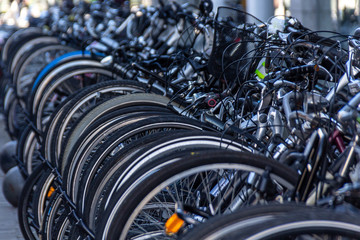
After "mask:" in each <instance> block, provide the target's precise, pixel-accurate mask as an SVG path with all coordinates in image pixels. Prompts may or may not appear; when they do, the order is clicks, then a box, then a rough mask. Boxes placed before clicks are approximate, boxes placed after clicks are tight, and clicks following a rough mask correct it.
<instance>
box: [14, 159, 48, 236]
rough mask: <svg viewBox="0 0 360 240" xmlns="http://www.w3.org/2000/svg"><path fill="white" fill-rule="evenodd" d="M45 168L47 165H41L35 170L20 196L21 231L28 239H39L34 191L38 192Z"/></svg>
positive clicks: (19, 215)
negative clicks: (38, 185)
mask: <svg viewBox="0 0 360 240" xmlns="http://www.w3.org/2000/svg"><path fill="white" fill-rule="evenodd" d="M45 168H46V165H40V166H38V167H37V168H36V169H35V170H34V172H33V174H31V175H30V176H29V177H28V178H27V180H26V182H25V185H24V188H23V190H22V192H21V195H20V200H19V207H18V219H19V225H20V230H21V232H22V234H23V236H24V237H25V238H26V239H38V237H37V236H38V233H39V230H40V225H39V222H38V221H37V217H35V212H34V210H35V208H34V206H33V203H34V198H35V196H34V191H35V190H36V186H37V184H38V183H39V180H40V179H41V174H42V173H43V172H44V171H45Z"/></svg>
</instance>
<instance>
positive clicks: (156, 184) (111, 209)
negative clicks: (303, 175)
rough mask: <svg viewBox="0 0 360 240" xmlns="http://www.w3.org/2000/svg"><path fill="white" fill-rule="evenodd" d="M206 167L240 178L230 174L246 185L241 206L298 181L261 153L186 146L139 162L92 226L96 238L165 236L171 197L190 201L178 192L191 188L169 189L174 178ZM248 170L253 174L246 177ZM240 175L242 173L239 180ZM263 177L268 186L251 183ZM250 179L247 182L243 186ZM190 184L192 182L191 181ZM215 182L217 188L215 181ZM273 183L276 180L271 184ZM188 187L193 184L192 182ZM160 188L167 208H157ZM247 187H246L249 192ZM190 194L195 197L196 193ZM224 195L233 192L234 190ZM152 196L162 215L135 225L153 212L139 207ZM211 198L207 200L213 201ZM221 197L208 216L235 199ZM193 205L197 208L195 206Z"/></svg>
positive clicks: (271, 196) (290, 187) (272, 196)
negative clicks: (159, 156) (184, 149)
mask: <svg viewBox="0 0 360 240" xmlns="http://www.w3.org/2000/svg"><path fill="white" fill-rule="evenodd" d="M210 169H213V172H209V173H208V174H206V176H210V174H211V175H214V176H217V175H219V174H223V173H227V174H228V173H233V174H235V173H236V175H234V176H238V177H241V178H238V177H236V178H235V179H233V180H234V181H235V182H237V181H240V182H241V184H240V185H238V186H240V189H238V190H240V191H241V190H242V189H243V188H242V186H244V187H245V189H244V191H245V192H243V191H241V194H245V193H246V194H245V195H246V196H240V199H239V200H241V201H242V204H241V205H243V204H245V205H246V204H253V201H255V202H257V201H259V200H262V201H273V200H275V198H276V197H278V196H279V194H284V192H286V191H287V190H290V191H291V190H293V189H294V188H295V184H296V181H297V174H296V173H295V172H293V171H292V170H291V169H289V168H288V167H286V166H284V165H282V164H279V163H278V162H275V161H271V160H270V159H267V158H264V157H262V156H257V155H254V154H250V153H246V152H242V153H237V152H233V151H226V150H216V151H211V150H204V151H198V152H194V151H190V152H185V153H183V152H181V153H179V154H173V155H172V156H168V157H167V158H163V159H161V160H159V161H155V162H150V163H149V164H148V165H146V166H144V165H143V166H142V167H141V168H140V169H138V171H137V172H136V174H133V175H132V176H131V177H130V178H129V179H127V180H124V181H123V182H122V184H121V187H120V188H118V191H117V192H116V194H114V195H113V197H112V199H111V200H110V202H109V204H108V207H107V209H106V211H105V213H104V214H103V215H102V223H101V224H99V226H96V227H97V228H96V231H95V232H96V237H97V239H125V238H129V237H135V236H138V234H141V235H142V234H149V236H152V238H155V237H154V236H155V235H152V234H159V235H160V238H161V237H164V234H165V232H164V229H163V226H164V225H163V221H166V220H167V218H168V217H170V216H171V214H173V213H174V206H175V205H174V204H175V202H177V201H180V198H182V199H186V202H185V203H186V204H190V202H188V201H190V198H187V197H186V196H185V195H182V194H186V195H188V194H190V193H191V191H190V190H186V189H184V191H181V194H180V195H179V191H180V189H178V190H176V193H177V194H176V196H179V198H178V197H176V196H174V195H173V194H172V193H171V191H172V189H173V188H175V189H177V188H176V184H175V183H176V182H177V179H178V180H180V179H182V178H184V180H181V182H182V181H185V178H186V177H187V178H190V177H192V178H193V180H196V179H198V177H200V175H199V174H200V172H201V171H205V172H206V171H208V170H209V171H210ZM217 169H219V171H217ZM226 169H229V171H228V172H227V171H225V170H226ZM234 171H235V172H234ZM155 173H156V174H155ZM227 174H226V175H227ZM254 174H255V175H254ZM252 175H254V176H255V178H252V177H251V178H248V177H250V176H252ZM224 177H226V176H224ZM243 177H245V178H244V179H243ZM264 177H265V178H266V179H267V180H265V181H266V183H267V184H269V185H267V187H266V188H262V187H260V189H257V188H255V185H253V184H254V183H257V184H259V185H258V186H261V185H262V184H260V182H262V181H264ZM221 178H222V177H219V178H218V177H215V179H213V180H216V181H215V182H217V184H219V182H218V179H221ZM226 178H228V177H226ZM200 179H204V176H202V177H201V178H200ZM250 179H253V180H255V179H256V181H255V182H253V181H252V180H251V181H250ZM242 180H244V181H242ZM258 181H260V182H258ZM205 182H206V184H205ZM205 182H204V180H201V181H200V183H204V188H201V189H202V190H203V191H205V190H206V191H207V192H208V193H207V194H206V193H205V196H203V197H202V201H205V202H206V201H207V200H206V199H207V197H206V196H207V195H208V194H209V191H210V186H209V185H208V184H209V183H208V182H209V179H207V180H206V181H205ZM210 182H211V181H210ZM240 182H239V183H240ZM248 183H249V184H250V186H248V185H247V184H248ZM189 184H191V183H190V182H189ZM217 184H216V185H215V187H216V186H218V185H217ZM243 184H245V185H243ZM272 184H274V185H273V186H272ZM189 186H190V187H195V185H189ZM271 186H272V187H271ZM280 186H281V189H282V190H280V192H278V191H279V189H277V187H280ZM228 187H230V186H227V189H230V188H228ZM211 188H212V187H211ZM253 188H254V190H256V191H255V192H251V191H250V189H253ZM221 189H223V188H221ZM232 189H234V190H235V189H236V188H231V189H230V190H232ZM162 191H164V193H167V194H166V195H164V197H165V198H161V199H162V201H165V202H164V203H166V204H165V205H164V207H165V208H164V207H162V208H161V209H160V208H159V207H160V206H161V205H159V204H155V203H157V202H159V203H161V202H160V201H159V200H158V199H159V197H160V196H161V195H162V194H163V193H162ZM248 191H250V193H251V194H250V193H249V192H248ZM260 192H263V193H262V194H261V195H259V197H260V199H257V198H253V197H255V196H257V194H256V193H260ZM194 194H195V193H194ZM248 194H250V195H248ZM155 195H156V198H155ZM169 195H170V196H172V197H176V198H177V199H176V198H175V199H176V201H174V200H171V201H170V200H169V198H167V196H169ZM194 196H196V194H195V195H194ZM216 196H217V197H220V198H221V199H222V193H221V191H220V192H219V191H218V193H217V194H216ZM228 196H233V194H230V195H228ZM234 196H237V195H234ZM215 199H216V198H215ZM231 199H232V198H231ZM231 199H230V200H231ZM151 200H153V201H155V202H154V204H153V205H154V206H153V207H156V209H157V210H156V212H155V213H157V212H159V214H160V215H158V217H157V218H155V215H154V216H151V218H150V220H151V221H153V220H154V219H155V224H152V223H151V222H146V223H147V225H146V226H145V225H143V224H141V225H142V226H141V228H136V226H137V224H138V223H139V224H140V222H143V221H147V219H142V217H146V216H147V214H148V213H146V211H150V212H151V211H152V209H153V208H152V207H150V205H148V206H146V208H145V209H147V210H144V211H145V212H144V213H143V212H142V209H143V208H144V207H145V205H146V204H147V203H149V202H150V201H151ZM195 200H196V199H192V201H193V203H192V204H196V202H197V201H195ZM209 200H211V199H209ZM211 201H212V200H211ZM211 201H210V202H209V204H212V203H211ZM214 201H215V200H214ZM221 202H223V203H224V205H219V206H218V207H217V208H215V209H216V210H213V211H214V212H213V211H210V210H209V211H210V213H211V212H212V213H211V215H217V214H221V213H223V211H226V209H227V208H228V207H230V206H231V205H229V203H230V204H231V203H236V202H233V200H231V201H230V202H228V203H227V204H226V203H225V199H224V200H222V201H221ZM183 204H184V203H183ZM191 206H194V207H195V206H196V205H191ZM201 206H204V207H205V206H207V204H205V205H204V204H202V205H201ZM170 207H171V209H170ZM214 207H215V206H214ZM207 209H211V206H208V207H207ZM163 211H165V212H163ZM216 213H217V214H216ZM139 214H140V215H139ZM141 214H142V215H141ZM150 220H149V221H150ZM134 221H135V223H134ZM138 221H139V222H138ZM130 229H131V231H130ZM142 229H144V230H142Z"/></svg>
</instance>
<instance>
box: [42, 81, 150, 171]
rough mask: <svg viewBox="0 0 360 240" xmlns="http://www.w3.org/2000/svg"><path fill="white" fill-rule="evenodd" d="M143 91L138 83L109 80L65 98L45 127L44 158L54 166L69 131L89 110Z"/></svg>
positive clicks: (142, 87) (144, 89) (142, 86)
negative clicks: (108, 100)
mask: <svg viewBox="0 0 360 240" xmlns="http://www.w3.org/2000/svg"><path fill="white" fill-rule="evenodd" d="M145 91H146V86H145V85H144V84H141V83H138V82H134V81H127V80H111V81H106V82H102V83H98V84H95V85H93V86H89V87H87V88H85V89H83V90H82V91H81V92H79V93H76V94H75V95H74V96H71V97H69V98H67V100H65V101H68V102H69V103H68V104H67V105H66V106H64V107H63V108H62V110H57V111H56V114H54V116H52V117H51V120H50V121H49V124H48V126H47V127H46V130H45V132H46V137H45V141H44V144H43V146H42V149H43V150H42V152H43V154H44V156H45V158H46V159H48V160H49V161H51V162H52V163H54V164H56V162H57V160H58V157H59V155H60V152H61V151H62V145H63V143H64V141H65V139H66V137H67V133H69V131H70V130H69V129H70V128H71V127H72V126H73V124H74V123H75V122H76V121H77V120H78V119H80V117H81V116H82V115H83V114H85V113H86V112H87V111H88V110H89V109H90V108H92V107H94V106H95V105H97V104H100V103H101V102H102V101H104V100H106V99H109V98H111V97H116V96H119V95H126V94H130V93H139V92H145ZM65 101H64V102H65Z"/></svg>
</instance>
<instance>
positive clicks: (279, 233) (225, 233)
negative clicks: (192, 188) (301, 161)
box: [198, 208, 360, 240]
mask: <svg viewBox="0 0 360 240" xmlns="http://www.w3.org/2000/svg"><path fill="white" fill-rule="evenodd" d="M359 234H360V221H359V220H358V217H357V214H354V213H352V214H351V213H346V214H344V213H337V212H336V211H334V210H328V209H315V208H310V209H305V208H301V209H299V210H297V211H295V210H292V211H289V212H286V213H281V214H275V215H270V214H268V215H265V216H256V217H250V218H249V219H246V220H242V221H238V222H236V223H234V224H230V225H228V226H226V227H224V228H223V229H219V231H215V232H213V233H212V234H208V235H207V236H206V237H204V238H200V239H234V238H236V239H252V240H260V239H262V240H265V239H267V240H270V239H274V240H275V239H314V240H315V239H346V240H350V239H358V238H359ZM198 239H199V238H198Z"/></svg>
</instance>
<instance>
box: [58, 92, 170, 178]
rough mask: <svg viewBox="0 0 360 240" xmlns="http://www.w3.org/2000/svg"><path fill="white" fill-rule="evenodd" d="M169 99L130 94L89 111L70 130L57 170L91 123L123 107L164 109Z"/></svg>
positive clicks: (153, 95)
mask: <svg viewBox="0 0 360 240" xmlns="http://www.w3.org/2000/svg"><path fill="white" fill-rule="evenodd" d="M168 102H169V99H168V98H166V97H163V96H159V95H155V94H142V93H137V94H131V95H126V96H120V97H116V98H113V99H110V100H108V101H106V102H104V103H103V104H101V105H99V106H97V107H96V108H94V109H93V110H91V111H90V112H89V113H88V114H86V116H84V117H83V118H82V119H81V121H79V123H78V124H77V126H76V127H74V128H73V129H72V132H71V133H70V135H69V137H68V139H67V141H66V142H65V144H64V151H63V152H62V154H61V156H60V158H59V159H60V161H61V165H59V166H61V167H60V168H59V169H60V170H61V172H62V171H63V169H64V167H65V165H66V162H65V161H62V160H61V159H67V158H68V157H69V154H70V151H71V149H72V148H73V146H74V144H75V143H76V141H77V140H78V137H79V136H80V135H81V134H82V133H83V132H84V131H85V130H86V129H87V127H89V126H90V124H92V123H93V122H95V121H96V120H97V119H99V118H100V117H101V116H104V115H106V114H108V113H111V112H113V111H116V110H117V109H121V108H124V107H131V106H139V105H141V106H160V107H161V106H162V107H164V108H166V106H167V104H168Z"/></svg>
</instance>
